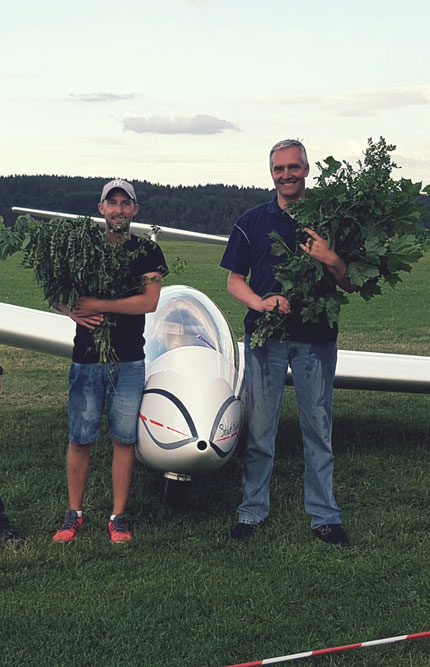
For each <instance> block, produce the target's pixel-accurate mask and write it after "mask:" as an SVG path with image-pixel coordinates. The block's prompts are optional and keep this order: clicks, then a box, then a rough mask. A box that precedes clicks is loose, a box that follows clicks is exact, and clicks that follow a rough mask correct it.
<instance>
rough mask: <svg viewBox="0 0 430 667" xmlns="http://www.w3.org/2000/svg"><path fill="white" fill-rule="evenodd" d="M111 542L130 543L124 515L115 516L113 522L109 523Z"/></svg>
mask: <svg viewBox="0 0 430 667" xmlns="http://www.w3.org/2000/svg"><path fill="white" fill-rule="evenodd" d="M109 533H110V539H111V542H113V543H114V544H116V543H117V542H130V540H131V533H130V529H129V527H128V522H127V519H126V516H125V514H117V515H116V517H115V519H114V520H113V521H109Z"/></svg>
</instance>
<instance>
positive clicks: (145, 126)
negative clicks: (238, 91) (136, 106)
mask: <svg viewBox="0 0 430 667" xmlns="http://www.w3.org/2000/svg"><path fill="white" fill-rule="evenodd" d="M122 123H123V128H124V130H130V131H131V132H138V133H139V134H143V133H145V132H152V133H154V134H219V133H221V132H224V131H225V130H234V131H236V132H238V131H240V130H239V128H238V127H236V126H235V125H233V123H230V121H228V120H223V119H222V118H215V117H214V116H208V115H205V114H201V115H198V116H192V117H186V116H175V118H174V119H171V118H166V117H164V116H151V117H150V118H144V117H143V116H133V115H127V116H124V117H123V119H122Z"/></svg>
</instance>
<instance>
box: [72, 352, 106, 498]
mask: <svg viewBox="0 0 430 667" xmlns="http://www.w3.org/2000/svg"><path fill="white" fill-rule="evenodd" d="M105 374H106V368H105V365H101V366H100V365H99V364H77V363H72V365H71V367H70V373H69V400H68V413H69V449H68V453H67V483H68V489H69V500H70V509H73V510H82V504H83V499H84V493H85V489H86V485H87V481H88V474H89V468H90V446H89V443H91V442H93V441H94V440H96V439H97V438H98V436H99V433H100V422H101V418H102V414H103V407H104V393H105V388H104V376H105Z"/></svg>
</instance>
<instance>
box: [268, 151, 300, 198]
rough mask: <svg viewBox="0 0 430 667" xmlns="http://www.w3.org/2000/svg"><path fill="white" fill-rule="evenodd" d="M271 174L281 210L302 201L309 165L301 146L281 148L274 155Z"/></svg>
mask: <svg viewBox="0 0 430 667" xmlns="http://www.w3.org/2000/svg"><path fill="white" fill-rule="evenodd" d="M270 173H271V175H272V178H273V182H274V184H275V188H276V191H277V193H278V204H279V206H280V207H281V208H284V207H285V206H287V205H288V202H290V201H294V200H295V199H301V198H302V197H304V195H305V178H306V176H307V175H308V174H309V165H308V163H307V160H306V158H305V155H304V153H303V151H302V149H301V148H300V147H299V146H290V147H288V148H280V149H279V150H277V151H275V152H274V153H273V155H272V162H271V165H270Z"/></svg>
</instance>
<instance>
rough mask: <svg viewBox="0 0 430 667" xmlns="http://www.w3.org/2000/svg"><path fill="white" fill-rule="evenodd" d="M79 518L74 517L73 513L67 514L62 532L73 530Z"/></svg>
mask: <svg viewBox="0 0 430 667" xmlns="http://www.w3.org/2000/svg"><path fill="white" fill-rule="evenodd" d="M77 519H78V517H76V516H74V515H73V514H72V513H71V512H67V514H66V516H65V519H64V523H63V525H62V526H61V530H71V529H72V528H73V526H74V525H75V523H76V521H77Z"/></svg>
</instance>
